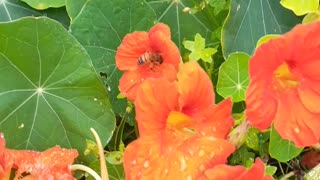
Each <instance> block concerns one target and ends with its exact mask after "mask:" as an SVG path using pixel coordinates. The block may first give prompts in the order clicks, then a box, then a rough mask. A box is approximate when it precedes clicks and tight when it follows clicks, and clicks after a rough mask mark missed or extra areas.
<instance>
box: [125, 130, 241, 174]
mask: <svg viewBox="0 0 320 180" xmlns="http://www.w3.org/2000/svg"><path fill="white" fill-rule="evenodd" d="M160 138H162V139H166V138H170V137H163V136H162V137H158V138H150V137H145V138H139V139H138V140H136V141H134V142H133V143H131V144H129V145H128V146H127V148H126V149H125V152H124V169H125V174H126V179H129V180H134V179H140V180H144V179H145V180H149V179H154V178H155V177H157V178H158V179H197V178H196V177H198V176H200V175H201V174H203V173H204V171H205V170H206V169H207V168H208V167H212V166H214V165H217V164H221V163H225V162H226V161H227V157H228V156H229V155H230V154H231V153H232V152H233V151H234V150H235V149H234V147H233V146H232V145H231V144H230V143H229V142H228V141H226V140H222V139H212V138H208V137H201V138H199V137H192V138H189V139H187V140H186V141H184V140H183V139H181V138H180V141H177V142H175V143H169V144H168V143H165V144H159V139H160ZM170 140H171V139H168V142H171V141H170ZM160 142H161V141H160Z"/></svg>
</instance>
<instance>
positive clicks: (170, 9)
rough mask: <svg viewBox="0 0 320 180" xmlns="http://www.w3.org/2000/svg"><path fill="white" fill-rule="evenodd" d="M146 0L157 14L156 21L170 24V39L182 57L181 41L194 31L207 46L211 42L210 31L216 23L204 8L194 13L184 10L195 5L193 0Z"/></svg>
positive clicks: (191, 35)
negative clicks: (204, 40) (205, 41)
mask: <svg viewBox="0 0 320 180" xmlns="http://www.w3.org/2000/svg"><path fill="white" fill-rule="evenodd" d="M146 1H147V2H148V4H149V5H150V6H151V7H152V8H153V11H154V12H155V13H156V14H157V21H161V22H164V23H166V24H168V25H169V26H170V28H171V34H172V39H173V41H174V42H175V43H176V44H177V46H178V47H179V48H180V50H181V53H182V57H183V56H184V53H185V50H184V49H183V46H182V41H183V40H185V39H193V38H194V35H195V34H196V33H199V34H201V35H202V36H203V37H204V38H205V39H206V40H207V46H208V47H210V45H211V44H212V43H213V42H212V41H211V33H212V31H213V30H214V29H215V28H217V27H218V25H217V24H215V23H213V22H212V20H210V18H209V17H208V16H207V14H206V12H205V10H206V9H203V11H199V12H197V13H196V14H193V13H190V12H189V11H184V9H185V8H191V7H194V6H195V2H194V0H179V1H174V0H172V1H166V0H165V1H154V0H146ZM214 20H215V19H214Z"/></svg>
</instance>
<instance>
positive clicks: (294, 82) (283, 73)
mask: <svg viewBox="0 0 320 180" xmlns="http://www.w3.org/2000/svg"><path fill="white" fill-rule="evenodd" d="M273 82H274V88H275V89H276V90H280V91H284V90H286V89H290V88H295V87H297V86H298V85H299V81H298V79H297V78H296V77H295V76H294V74H293V73H292V72H291V71H290V69H289V66H288V64H287V63H283V64H281V65H280V66H279V67H278V68H277V69H276V70H275V71H274V72H273Z"/></svg>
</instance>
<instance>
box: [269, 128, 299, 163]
mask: <svg viewBox="0 0 320 180" xmlns="http://www.w3.org/2000/svg"><path fill="white" fill-rule="evenodd" d="M302 150H303V148H297V147H296V146H295V145H294V144H293V143H292V142H290V141H287V140H285V139H282V138H281V137H280V135H279V134H278V132H277V131H276V130H275V129H274V128H273V127H272V128H271V132H270V144H269V152H270V156H271V157H272V158H274V159H276V160H278V161H280V162H287V161H289V160H291V159H293V158H294V157H296V156H298V155H299V154H300V153H301V152H302Z"/></svg>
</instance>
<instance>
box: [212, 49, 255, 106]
mask: <svg viewBox="0 0 320 180" xmlns="http://www.w3.org/2000/svg"><path fill="white" fill-rule="evenodd" d="M249 58H250V56H249V55H247V54H245V53H232V54H231V55H230V56H229V57H228V59H227V60H226V61H225V62H223V63H222V65H221V66H220V69H219V76H218V83H217V92H218V94H220V95H221V96H222V97H224V98H227V97H232V101H233V102H239V101H243V100H244V99H245V92H246V89H247V86H248V83H249V76H248V61H249Z"/></svg>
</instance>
